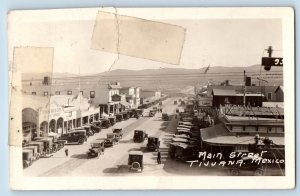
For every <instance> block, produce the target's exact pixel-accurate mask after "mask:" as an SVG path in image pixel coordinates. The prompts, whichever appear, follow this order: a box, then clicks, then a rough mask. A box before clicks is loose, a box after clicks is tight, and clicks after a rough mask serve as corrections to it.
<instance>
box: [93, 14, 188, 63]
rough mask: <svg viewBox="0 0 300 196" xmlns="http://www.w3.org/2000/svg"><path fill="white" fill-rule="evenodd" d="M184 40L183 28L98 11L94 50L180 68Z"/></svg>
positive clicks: (94, 33)
mask: <svg viewBox="0 0 300 196" xmlns="http://www.w3.org/2000/svg"><path fill="white" fill-rule="evenodd" d="M184 40H185V29H184V28H182V27H180V26H176V25H171V24H166V23H162V22H156V21H150V20H144V19H140V18H134V17H129V16H123V15H118V14H114V13H108V12H101V11H99V12H98V15H97V18H96V21H95V26H94V32H93V35H92V40H91V48H92V49H95V50H100V51H104V52H111V53H116V54H123V55H128V56H133V57H137V58H144V59H149V60H154V61H160V62H163V63H170V64H179V63H180V56H181V51H182V48H183V44H184Z"/></svg>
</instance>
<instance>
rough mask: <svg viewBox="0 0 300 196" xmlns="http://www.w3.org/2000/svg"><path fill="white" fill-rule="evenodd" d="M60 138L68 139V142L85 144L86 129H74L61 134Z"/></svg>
mask: <svg viewBox="0 0 300 196" xmlns="http://www.w3.org/2000/svg"><path fill="white" fill-rule="evenodd" d="M58 139H59V140H66V141H67V144H72V143H77V144H83V143H84V142H85V141H87V136H86V130H85V129H81V130H73V131H71V132H69V133H66V134H63V135H61V136H60V137H59V138H58Z"/></svg>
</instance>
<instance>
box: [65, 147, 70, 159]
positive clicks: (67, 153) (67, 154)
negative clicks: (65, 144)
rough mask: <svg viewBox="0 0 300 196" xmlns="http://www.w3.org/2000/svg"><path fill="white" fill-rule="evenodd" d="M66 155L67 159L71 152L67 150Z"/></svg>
mask: <svg viewBox="0 0 300 196" xmlns="http://www.w3.org/2000/svg"><path fill="white" fill-rule="evenodd" d="M65 153H66V157H67V156H69V150H68V149H67V148H66V150H65Z"/></svg>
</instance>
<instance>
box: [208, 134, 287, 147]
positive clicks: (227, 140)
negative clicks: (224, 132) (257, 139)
mask: <svg viewBox="0 0 300 196" xmlns="http://www.w3.org/2000/svg"><path fill="white" fill-rule="evenodd" d="M269 139H270V140H272V141H273V142H274V144H276V145H284V137H269ZM205 141H206V142H209V143H214V144H228V145H230V144H232V145H236V144H242V145H243V144H250V143H254V136H242V137H236V136H217V137H215V138H210V139H206V140H205Z"/></svg>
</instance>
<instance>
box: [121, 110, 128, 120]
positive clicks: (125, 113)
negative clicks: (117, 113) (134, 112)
mask: <svg viewBox="0 0 300 196" xmlns="http://www.w3.org/2000/svg"><path fill="white" fill-rule="evenodd" d="M122 115H123V119H124V120H128V119H129V113H128V112H123V113H122Z"/></svg>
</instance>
